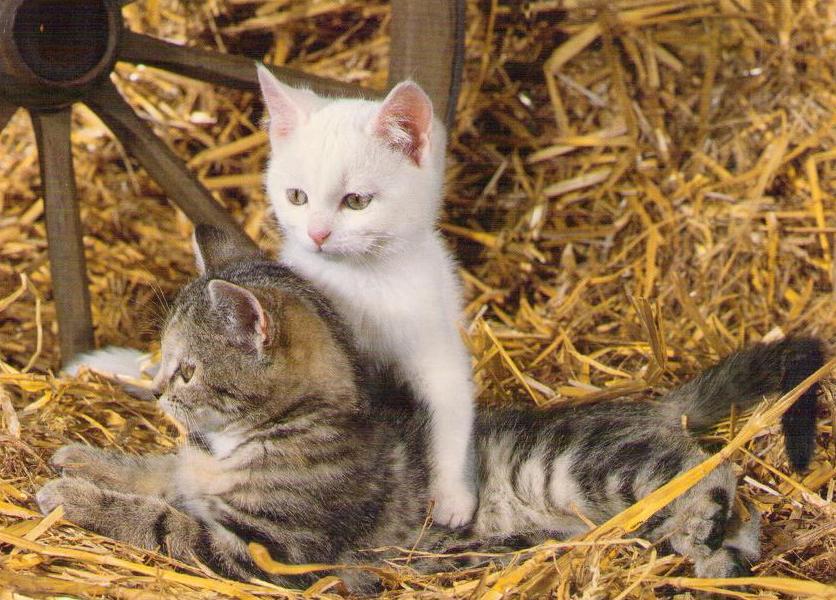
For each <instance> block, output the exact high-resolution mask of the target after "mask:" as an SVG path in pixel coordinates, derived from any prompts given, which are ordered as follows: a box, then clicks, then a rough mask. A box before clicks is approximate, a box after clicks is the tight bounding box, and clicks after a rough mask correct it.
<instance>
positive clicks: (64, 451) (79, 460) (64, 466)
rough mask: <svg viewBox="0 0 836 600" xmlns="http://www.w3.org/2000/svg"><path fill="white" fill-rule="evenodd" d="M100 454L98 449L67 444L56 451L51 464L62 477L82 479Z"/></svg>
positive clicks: (50, 461)
mask: <svg viewBox="0 0 836 600" xmlns="http://www.w3.org/2000/svg"><path fill="white" fill-rule="evenodd" d="M99 453H100V451H98V450H96V448H91V447H90V446H85V445H84V444H67V445H66V446H61V447H60V448H58V450H56V451H55V454H53V455H52V458H51V459H49V464H50V465H52V467H53V468H54V469H55V470H56V471H59V472H60V473H61V474H62V475H67V476H79V477H80V476H82V473H83V472H84V470H85V469H87V468H89V466H90V464H91V463H93V462H95V461H96V459H97V458H98V454H99Z"/></svg>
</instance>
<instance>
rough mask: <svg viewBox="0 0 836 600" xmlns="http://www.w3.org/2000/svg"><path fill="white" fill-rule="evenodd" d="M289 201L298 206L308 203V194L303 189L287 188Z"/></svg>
mask: <svg viewBox="0 0 836 600" xmlns="http://www.w3.org/2000/svg"><path fill="white" fill-rule="evenodd" d="M287 201H288V202H290V203H291V204H295V205H296V206H302V205H303V204H307V203H308V195H307V194H306V193H305V192H304V191H302V190H298V189H296V188H290V189H289V190H287Z"/></svg>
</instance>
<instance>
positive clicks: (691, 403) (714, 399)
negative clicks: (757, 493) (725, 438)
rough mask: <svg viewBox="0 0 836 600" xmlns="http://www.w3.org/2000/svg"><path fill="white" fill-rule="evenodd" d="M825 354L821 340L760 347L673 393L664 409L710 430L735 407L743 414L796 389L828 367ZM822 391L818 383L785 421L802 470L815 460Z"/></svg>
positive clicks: (792, 455)
mask: <svg viewBox="0 0 836 600" xmlns="http://www.w3.org/2000/svg"><path fill="white" fill-rule="evenodd" d="M825 355H826V352H825V348H824V344H823V343H822V341H821V340H818V339H816V338H809V337H804V338H801V337H799V338H786V339H783V340H781V341H777V342H768V343H759V344H754V345H752V346H750V347H748V348H745V349H744V350H741V351H739V352H736V353H734V354H732V355H731V356H728V357H726V358H725V359H723V360H722V361H720V362H719V363H717V364H716V365H714V366H713V367H711V368H710V369H708V370H706V371H704V372H703V373H702V374H700V375H699V376H698V377H696V378H695V379H693V380H691V381H689V382H688V383H686V384H685V385H683V386H682V387H680V388H678V389H676V390H674V391H673V392H671V394H669V395H668V397H667V398H666V399H665V402H664V405H663V410H664V411H665V413H666V414H667V415H668V416H670V417H673V418H676V419H679V418H680V416H681V415H683V414H684V415H687V417H688V425H689V427H692V428H695V429H699V428H702V427H707V426H710V425H712V424H714V423H716V422H717V421H720V420H721V419H723V418H725V417H727V416H728V415H729V413H730V412H731V407H732V405H735V406H737V407H738V408H739V409H741V410H743V409H746V408H749V407H750V406H753V405H755V404H757V403H758V402H760V401H761V400H762V399H763V398H764V396H769V395H771V394H784V393H786V392H788V391H790V390H792V389H793V388H794V387H795V386H797V385H798V384H799V383H801V382H802V381H804V379H806V378H807V377H808V376H809V375H811V374H812V373H814V372H815V371H816V370H818V369H819V368H820V367H821V366H822V365H823V364H824V362H825ZM818 389H819V386H818V384H816V385H813V386H811V387H810V388H809V389H808V390H807V391H805V392H804V394H802V395H801V397H799V398H798V400H797V401H796V402H795V404H793V405H792V406H791V407H790V408H789V409H788V410H787V411H786V413H784V416H783V419H782V424H783V429H784V437H785V444H786V449H787V456H788V457H789V461H790V465H791V466H792V467H793V469H795V470H796V471H801V470H804V469H806V468H807V466H808V465H809V463H810V460H811V459H812V457H813V451H814V449H815V432H816V396H817V394H818Z"/></svg>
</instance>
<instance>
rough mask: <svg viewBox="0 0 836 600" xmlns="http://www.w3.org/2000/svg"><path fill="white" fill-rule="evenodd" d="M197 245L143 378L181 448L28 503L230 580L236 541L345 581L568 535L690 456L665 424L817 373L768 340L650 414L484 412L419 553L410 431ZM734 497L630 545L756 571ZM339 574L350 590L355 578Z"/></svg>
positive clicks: (244, 274)
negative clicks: (424, 560)
mask: <svg viewBox="0 0 836 600" xmlns="http://www.w3.org/2000/svg"><path fill="white" fill-rule="evenodd" d="M198 241H199V243H200V247H201V254H202V259H203V262H204V264H205V265H206V268H207V269H208V270H209V274H208V275H205V276H203V277H201V278H199V279H197V280H196V281H194V282H193V283H191V284H190V285H188V286H186V288H184V289H183V291H182V292H181V294H180V296H179V298H178V300H177V302H176V304H175V306H174V309H173V311H172V313H171V315H170V317H169V319H168V322H167V324H166V326H165V330H164V336H163V362H162V367H161V371H160V374H159V376H158V377H159V381H160V384H161V389H162V395H161V403H162V405H163V407H164V408H165V409H166V410H168V411H170V412H172V413H173V414H174V415H175V416H176V417H177V418H179V419H180V420H182V421H183V422H184V423H186V424H187V426H188V427H189V429H190V431H191V436H192V440H191V441H190V443H189V444H187V445H186V446H185V447H183V448H182V449H181V450H180V451H179V452H178V453H177V454H172V455H166V456H143V457H131V456H126V455H123V454H118V453H115V452H108V451H104V450H98V449H95V448H90V447H86V446H83V445H71V446H66V447H64V448H62V449H61V450H59V451H58V452H57V453H56V455H55V457H54V459H53V463H54V464H55V466H56V467H57V468H58V469H60V471H61V473H62V477H61V478H60V479H57V480H55V481H52V482H50V483H49V484H47V485H46V486H45V487H44V488H42V489H41V491H40V492H39V493H38V502H39V504H40V506H41V508H42V510H44V511H49V510H51V509H53V508H54V507H55V506H56V505H58V504H63V505H64V508H65V511H66V516H67V518H68V519H69V520H71V521H74V522H76V523H78V524H79V525H81V526H83V527H86V528H89V529H93V530H95V531H97V532H99V533H102V534H104V535H108V536H111V537H115V538H118V539H120V540H123V541H126V542H129V543H132V544H135V545H137V546H141V547H145V548H158V547H162V548H163V549H164V550H165V551H167V552H170V553H171V554H172V555H173V556H175V557H177V558H180V559H183V560H187V561H188V560H193V559H197V560H199V561H201V562H203V563H205V564H206V565H208V566H210V567H211V568H212V569H214V570H216V571H217V572H219V573H221V574H224V575H227V576H230V577H234V578H240V579H247V578H250V577H259V578H268V576H267V575H266V574H265V573H263V572H261V571H260V570H259V568H258V567H257V566H256V564H255V563H254V562H253V561H252V559H251V558H250V556H249V554H248V552H247V547H246V546H247V543H248V542H252V541H255V542H258V543H260V544H263V545H264V546H266V547H267V548H268V549H269V550H270V553H271V554H272V555H273V557H274V558H275V559H277V560H281V561H284V562H289V563H308V562H320V563H322V562H325V563H350V562H357V561H360V562H369V561H371V560H373V559H374V557H376V556H379V554H366V553H363V552H362V551H363V550H364V549H369V548H377V547H382V546H399V547H411V546H412V545H413V544H414V543H415V542H416V540H418V539H420V540H421V541H420V542H419V544H418V548H419V549H430V550H434V551H438V550H444V549H450V548H453V549H459V550H461V549H472V548H479V549H484V548H486V547H490V546H507V545H509V544H512V543H515V542H519V543H530V542H535V541H537V540H538V539H542V538H544V537H546V536H549V537H552V536H560V537H566V536H569V535H572V534H576V533H579V532H582V531H584V530H585V529H586V525H585V524H584V522H583V521H582V520H581V519H580V518H579V516H578V513H581V514H583V515H585V516H586V517H587V518H589V519H591V520H592V521H595V522H600V521H603V520H604V519H606V518H608V517H610V516H612V515H614V514H615V513H617V512H618V511H620V510H622V509H624V508H625V507H627V506H629V505H630V504H631V503H633V502H635V501H636V500H637V499H638V498H641V497H643V496H645V495H646V494H648V493H649V492H651V491H653V490H654V489H656V488H657V487H659V486H660V485H661V484H663V483H664V482H666V481H668V480H669V479H671V478H672V477H673V476H675V475H676V474H677V473H679V472H681V471H682V470H684V469H687V468H689V467H691V466H693V465H694V464H696V463H697V462H699V461H701V460H702V459H703V458H704V456H705V455H704V453H703V452H702V451H701V450H700V448H699V447H698V446H697V444H696V443H695V442H694V441H693V440H692V439H691V437H690V436H689V435H687V433H685V432H684V431H682V429H681V425H680V416H681V414H682V413H683V412H684V413H687V414H688V416H689V420H690V422H691V423H693V424H695V425H705V424H708V423H710V422H711V421H712V420H715V419H716V418H719V417H720V416H722V415H723V414H725V413H726V412H727V411H728V410H729V408H730V406H731V404H732V403H735V404H737V405H738V406H740V407H743V406H747V405H751V404H753V403H755V402H757V401H759V400H760V399H761V398H762V396H763V395H764V394H769V393H775V392H783V391H786V390H788V389H789V388H792V387H793V386H794V385H795V384H796V383H798V382H799V381H800V380H801V379H802V378H803V377H805V376H806V375H808V374H809V373H811V372H812V371H814V370H815V369H816V368H817V367H819V366H820V365H821V363H822V361H823V351H822V348H821V345H820V343H819V342H818V341H816V340H811V339H796V340H786V341H782V342H777V343H771V344H760V345H755V346H752V347H751V348H749V349H747V350H744V351H742V352H739V353H737V354H735V355H733V356H731V357H729V358H727V359H725V360H724V361H722V362H721V363H720V364H718V365H717V366H715V367H713V368H712V369H709V370H708V371H706V372H705V373H703V374H702V375H700V376H699V377H697V378H696V379H695V380H693V381H691V382H690V383H688V384H686V385H685V386H683V387H681V388H680V389H678V390H676V391H674V392H672V393H671V394H669V395H668V396H667V398H665V399H663V400H662V401H661V402H658V403H655V402H644V403H637V402H633V403H629V404H626V403H618V404H617V403H606V404H597V405H592V406H581V407H578V408H569V409H566V408H562V409H554V410H548V411H533V410H525V409H520V410H490V409H484V410H482V412H481V414H480V415H479V418H478V422H477V427H476V433H475V435H476V440H475V441H476V444H475V446H476V466H477V469H476V471H477V477H478V484H479V508H478V511H477V513H476V516H475V520H474V522H473V524H472V526H471V527H470V528H469V529H468V530H467V531H458V532H453V533H451V532H445V531H442V530H431V531H429V532H424V533H423V535H420V536H419V532H420V530H421V529H422V526H423V525H424V520H425V516H426V514H427V508H428V506H427V504H428V498H429V495H428V485H429V482H428V473H429V468H428V467H429V465H428V464H427V444H426V435H427V434H426V428H425V423H424V419H423V418H422V416H421V414H420V413H419V412H410V411H408V410H405V409H403V408H397V407H394V408H393V407H391V405H392V404H397V403H383V402H380V403H374V407H373V408H372V407H371V406H370V401H369V399H368V398H367V397H366V396H365V394H364V388H365V383H366V382H365V381H364V379H363V374H362V373H363V371H362V369H361V366H360V365H358V364H357V363H356V361H355V353H354V352H353V350H352V345H351V340H350V337H349V335H348V334H347V333H346V330H345V328H344V327H343V325H342V324H341V322H340V321H339V319H337V318H336V316H335V315H334V313H333V311H332V310H331V308H330V307H329V305H328V303H327V302H326V301H324V300H323V299H322V297H321V296H320V295H319V294H317V293H316V292H314V291H313V290H312V289H311V288H310V287H309V286H308V284H306V283H305V282H304V281H303V280H301V279H300V278H298V277H297V276H295V275H293V274H292V273H291V272H289V271H288V270H287V269H286V268H284V267H282V266H280V265H278V264H276V263H275V262H268V261H264V260H260V259H259V257H242V256H238V255H237V254H236V250H235V249H234V248H233V247H232V246H230V245H229V244H228V240H227V239H226V238H225V236H223V235H221V234H219V233H218V232H215V231H212V230H208V229H200V230H199V236H198ZM814 403H815V390H812V389H811V390H810V391H808V392H807V393H806V394H805V395H804V397H803V398H802V399H801V400H800V401H799V403H798V404H797V405H796V408H795V409H794V412H793V413H791V416H790V417H789V418H791V419H794V420H793V421H792V422H791V423H790V424H789V426H788V427H787V431H788V432H789V433H791V434H792V436H790V437H788V445H789V446H790V447H791V448H792V451H791V452H790V454H791V456H792V459H793V462H794V463H795V464H796V465H797V466H800V467H803V466H805V465H806V462H807V461H808V460H809V458H810V452H811V449H812V444H811V439H812V435H813V432H812V429H811V428H810V427H808V425H809V424H811V423H813V421H811V417H810V416H809V414H808V413H811V411H812V410H813V408H814ZM813 424H814V423H813ZM734 496H735V478H734V475H733V473H732V471H731V469H730V468H729V467H728V466H722V467H720V468H718V469H716V470H715V471H713V472H712V473H711V474H709V475H708V476H707V477H705V478H704V479H703V480H702V481H701V482H700V483H698V484H697V485H696V486H695V487H694V488H692V489H691V490H690V491H689V492H686V493H685V494H684V495H682V496H681V497H680V498H679V499H678V500H676V501H675V502H674V503H672V504H671V505H669V506H668V507H667V508H665V509H664V510H662V511H660V512H659V513H658V514H657V515H656V516H654V517H653V518H652V519H651V520H650V521H649V522H648V523H647V524H646V526H645V528H644V531H643V532H642V533H643V535H645V536H647V537H649V538H650V539H653V540H656V539H661V538H664V539H665V540H666V541H667V542H668V543H669V544H670V546H671V547H672V548H673V549H674V550H675V551H677V552H679V553H681V554H683V555H685V556H687V557H689V558H691V559H692V560H693V561H694V563H695V570H696V573H697V574H698V575H702V576H720V577H722V576H728V575H734V574H736V573H738V572H739V570H740V569H741V568H743V565H744V563H745V562H746V561H747V560H752V559H754V558H756V557H757V555H758V540H757V523H758V518H757V516H754V518H753V519H751V521H750V522H749V524H748V525H747V526H745V527H740V528H737V527H735V526H734V524H733V521H734V519H733V517H732V501H733V499H734ZM436 566H437V565H436ZM342 574H343V576H344V577H345V578H346V580H347V581H348V582H349V583H350V584H353V585H355V586H358V587H359V586H360V585H362V584H364V583H367V581H366V580H365V579H364V578H365V577H367V576H366V575H363V572H362V571H356V570H350V571H345V572H343V573H342ZM274 579H277V578H274ZM282 583H285V584H287V583H291V584H293V583H296V584H302V583H305V582H304V581H298V580H297V581H290V582H289V581H286V580H285V581H282Z"/></svg>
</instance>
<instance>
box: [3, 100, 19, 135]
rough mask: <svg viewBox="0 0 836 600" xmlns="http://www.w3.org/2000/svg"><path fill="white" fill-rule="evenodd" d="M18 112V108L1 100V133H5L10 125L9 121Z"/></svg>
mask: <svg viewBox="0 0 836 600" xmlns="http://www.w3.org/2000/svg"><path fill="white" fill-rule="evenodd" d="M16 112H17V106H15V105H14V104H9V103H8V102H5V101H3V100H0V131H3V128H4V127H5V126H6V125H7V124H8V123H9V120H10V119H11V118H12V117H13V116H14V115H15V113H16Z"/></svg>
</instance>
